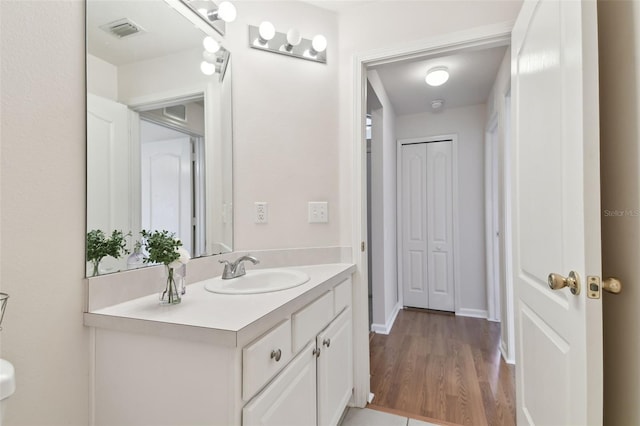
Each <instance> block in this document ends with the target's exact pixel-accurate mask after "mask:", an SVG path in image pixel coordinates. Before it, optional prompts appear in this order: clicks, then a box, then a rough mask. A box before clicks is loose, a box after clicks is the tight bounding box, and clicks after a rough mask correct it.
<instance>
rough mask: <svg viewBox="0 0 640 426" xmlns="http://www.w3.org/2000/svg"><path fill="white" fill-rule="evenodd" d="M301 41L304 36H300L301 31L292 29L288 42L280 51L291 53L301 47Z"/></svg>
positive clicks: (288, 33) (288, 34) (288, 35)
mask: <svg viewBox="0 0 640 426" xmlns="http://www.w3.org/2000/svg"><path fill="white" fill-rule="evenodd" d="M301 41H302V36H301V35H300V31H298V29H296V28H291V29H290V30H289V31H287V42H286V43H285V44H283V45H282V46H280V51H281V52H287V53H291V52H292V51H293V48H294V47H296V46H297V45H299V44H300V42H301Z"/></svg>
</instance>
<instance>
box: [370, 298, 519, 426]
mask: <svg viewBox="0 0 640 426" xmlns="http://www.w3.org/2000/svg"><path fill="white" fill-rule="evenodd" d="M499 342H500V324H498V323H493V322H489V321H486V320H484V319H478V318H467V317H457V316H455V315H452V314H441V313H433V312H428V311H420V310H407V309H405V310H401V311H400V313H399V314H398V317H397V319H396V322H395V324H394V326H393V329H392V330H391V333H390V334H389V335H388V336H385V335H382V334H376V335H374V336H373V337H372V338H371V340H370V351H371V392H373V393H374V394H375V399H374V400H373V403H372V404H370V406H371V408H374V409H382V410H385V409H388V410H393V411H395V412H396V413H398V412H401V413H405V414H406V415H409V416H410V415H412V414H413V415H414V416H420V417H427V418H431V419H434V420H441V421H443V422H447V423H453V424H459V425H473V426H481V425H487V426H501V425H502V426H507V425H515V423H516V420H515V383H514V381H515V380H514V375H515V371H514V368H513V366H511V365H508V364H506V363H505V362H504V360H503V359H502V357H501V355H500V351H499V349H498V346H499Z"/></svg>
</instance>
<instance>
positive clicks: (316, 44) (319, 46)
mask: <svg viewBox="0 0 640 426" xmlns="http://www.w3.org/2000/svg"><path fill="white" fill-rule="evenodd" d="M311 47H312V48H313V50H315V51H316V52H317V53H320V52H324V51H325V50H326V49H327V39H326V38H325V36H323V35H322V34H318V35H317V36H315V37H314V38H313V40H312V41H311Z"/></svg>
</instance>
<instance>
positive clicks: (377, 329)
mask: <svg viewBox="0 0 640 426" xmlns="http://www.w3.org/2000/svg"><path fill="white" fill-rule="evenodd" d="M400 309H402V305H401V304H400V302H398V303H396V306H394V307H393V311H391V315H389V318H388V319H387V323H386V324H371V331H373V332H374V333H378V334H389V333H391V329H392V328H393V323H394V322H396V317H397V316H398V312H400Z"/></svg>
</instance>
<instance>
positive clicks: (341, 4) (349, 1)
mask: <svg viewBox="0 0 640 426" xmlns="http://www.w3.org/2000/svg"><path fill="white" fill-rule="evenodd" d="M303 1H304V2H305V3H309V4H312V5H314V6H316V7H320V8H322V9H327V10H332V11H334V12H340V11H342V10H344V9H347V8H350V7H353V6H358V5H361V4H364V3H372V2H373V1H376V0H341V1H334V0H315V1H311V0H303Z"/></svg>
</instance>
